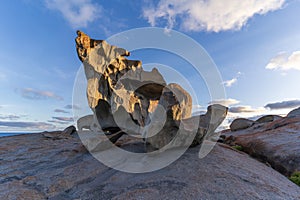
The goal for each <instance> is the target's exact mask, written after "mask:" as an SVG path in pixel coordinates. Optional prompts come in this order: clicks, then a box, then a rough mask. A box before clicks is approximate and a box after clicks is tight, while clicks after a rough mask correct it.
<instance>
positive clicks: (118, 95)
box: [76, 31, 227, 148]
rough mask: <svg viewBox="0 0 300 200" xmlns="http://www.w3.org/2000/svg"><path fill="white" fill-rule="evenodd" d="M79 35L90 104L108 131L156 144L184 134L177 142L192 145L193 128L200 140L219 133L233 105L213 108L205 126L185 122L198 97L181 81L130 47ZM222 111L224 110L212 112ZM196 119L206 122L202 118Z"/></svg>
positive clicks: (155, 146) (79, 54)
mask: <svg viewBox="0 0 300 200" xmlns="http://www.w3.org/2000/svg"><path fill="white" fill-rule="evenodd" d="M77 35H78V37H77V38H76V48H77V53H78V57H79V59H80V60H81V61H82V62H83V65H84V71H85V75H86V78H87V99H88V104H89V106H90V108H91V109H92V111H93V112H94V116H95V117H94V118H95V119H97V121H98V122H99V125H100V127H101V129H102V130H103V131H104V132H106V133H108V132H109V133H110V134H111V133H115V132H119V131H122V132H124V133H126V134H130V135H142V136H143V137H144V138H146V142H147V143H149V144H151V145H152V146H153V147H154V148H161V147H163V146H165V145H166V144H168V143H169V142H171V141H172V140H173V139H174V137H175V135H177V133H179V135H180V137H179V138H181V139H180V140H175V142H174V141H173V143H174V144H172V145H173V146H182V145H187V144H188V143H189V144H191V142H192V141H189V142H188V141H187V140H185V139H186V138H190V137H189V136H190V135H191V132H195V135H196V134H197V138H198V140H197V141H195V142H194V143H198V144H199V142H200V139H199V138H203V136H204V134H207V133H208V132H213V131H214V130H215V129H216V128H217V126H219V125H220V122H222V121H223V120H224V118H225V116H226V114H227V108H226V107H223V106H220V105H219V106H215V107H210V108H209V109H210V110H209V111H208V112H209V113H210V114H207V116H206V118H207V119H206V122H207V124H205V125H204V126H203V125H202V129H201V131H198V130H199V126H198V124H199V123H190V124H189V123H186V124H185V125H184V124H182V120H184V119H188V118H190V117H191V109H192V99H191V96H190V94H189V93H188V92H186V91H185V90H184V89H183V88H182V87H181V86H180V85H178V84H175V83H170V84H167V83H166V82H165V80H164V78H163V77H162V75H161V74H160V73H159V71H158V70H157V69H156V68H153V69H152V71H150V72H148V71H144V70H143V68H142V63H141V61H138V60H128V59H127V58H126V57H127V56H129V55H130V52H128V51H127V50H125V49H122V48H119V47H117V46H113V45H110V44H108V43H107V42H106V41H104V40H94V39H91V38H90V37H89V36H87V35H86V34H84V33H83V32H81V31H78V32H77ZM214 109H215V110H216V112H215V111H214ZM217 110H218V111H217ZM219 111H221V112H219ZM217 112H218V114H219V115H214V114H212V113H217ZM212 116H213V117H212ZM85 118H87V117H83V118H81V119H79V120H78V124H79V125H80V127H78V128H82V126H81V124H84V123H83V121H85V122H87V121H90V123H93V122H92V121H93V120H84V119H85ZM89 118H91V116H90V117H89ZM196 119H198V121H199V120H200V121H201V117H198V118H196ZM196 119H195V118H194V119H193V120H194V121H195V120H196ZM208 119H209V120H208ZM196 121H197V120H196ZM202 121H203V120H202ZM212 121H215V122H214V123H211V122H212ZM93 124H95V123H93ZM187 124H189V125H187ZM192 126H193V127H192ZM85 127H88V128H90V129H91V127H93V128H95V127H96V128H97V126H94V125H90V126H88V125H85ZM208 127H210V128H208ZM204 129H205V130H204ZM93 131H95V129H94V130H93ZM195 135H194V136H195ZM194 136H193V137H192V140H193V138H194Z"/></svg>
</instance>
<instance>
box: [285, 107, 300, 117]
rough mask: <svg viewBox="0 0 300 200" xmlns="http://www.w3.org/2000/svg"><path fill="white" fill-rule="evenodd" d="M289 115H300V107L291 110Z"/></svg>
mask: <svg viewBox="0 0 300 200" xmlns="http://www.w3.org/2000/svg"><path fill="white" fill-rule="evenodd" d="M287 117H300V107H299V108H296V109H294V110H292V111H291V112H289V113H288V114H287Z"/></svg>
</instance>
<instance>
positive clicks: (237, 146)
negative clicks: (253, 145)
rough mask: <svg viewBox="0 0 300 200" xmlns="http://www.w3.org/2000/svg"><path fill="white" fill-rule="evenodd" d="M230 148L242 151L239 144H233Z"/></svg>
mask: <svg viewBox="0 0 300 200" xmlns="http://www.w3.org/2000/svg"><path fill="white" fill-rule="evenodd" d="M232 148H234V149H236V150H238V151H243V147H242V146H240V145H235V146H232Z"/></svg>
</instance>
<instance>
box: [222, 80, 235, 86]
mask: <svg viewBox="0 0 300 200" xmlns="http://www.w3.org/2000/svg"><path fill="white" fill-rule="evenodd" d="M236 82H237V78H233V79H230V80H227V81H224V82H223V84H224V85H225V87H231V86H232V85H233V84H234V83H236Z"/></svg>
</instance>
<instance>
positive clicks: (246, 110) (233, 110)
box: [229, 106, 265, 113]
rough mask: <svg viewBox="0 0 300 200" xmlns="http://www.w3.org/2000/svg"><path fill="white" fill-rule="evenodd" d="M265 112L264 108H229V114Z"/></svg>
mask: <svg viewBox="0 0 300 200" xmlns="http://www.w3.org/2000/svg"><path fill="white" fill-rule="evenodd" d="M264 111H265V109H264V108H252V107H251V106H235V107H231V108H229V112H231V113H260V112H264Z"/></svg>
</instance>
